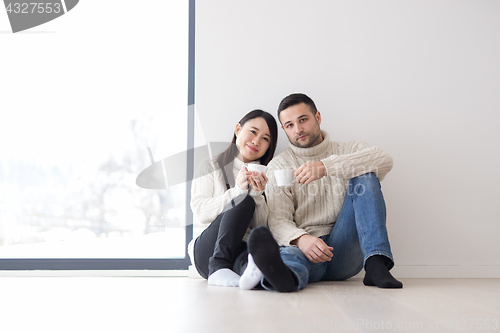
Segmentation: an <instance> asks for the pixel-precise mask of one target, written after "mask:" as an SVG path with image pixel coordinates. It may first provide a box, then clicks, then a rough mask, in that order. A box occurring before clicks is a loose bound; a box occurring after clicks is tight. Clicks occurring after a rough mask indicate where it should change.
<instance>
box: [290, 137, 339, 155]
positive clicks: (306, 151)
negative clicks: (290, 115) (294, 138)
mask: <svg viewBox="0 0 500 333" xmlns="http://www.w3.org/2000/svg"><path fill="white" fill-rule="evenodd" d="M321 135H322V136H323V142H321V143H320V144H318V145H316V146H314V147H309V148H300V147H297V146H294V145H293V144H291V143H290V142H288V145H289V147H290V149H291V150H292V151H293V152H294V153H295V155H297V156H302V157H315V156H321V155H323V154H324V153H325V152H326V151H327V150H328V147H330V135H329V134H328V133H327V132H326V131H321Z"/></svg>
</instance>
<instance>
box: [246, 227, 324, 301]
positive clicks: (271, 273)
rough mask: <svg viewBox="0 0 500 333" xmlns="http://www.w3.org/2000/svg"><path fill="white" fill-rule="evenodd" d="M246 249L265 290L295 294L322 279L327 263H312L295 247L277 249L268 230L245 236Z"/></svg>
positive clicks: (263, 229) (256, 229)
mask: <svg viewBox="0 0 500 333" xmlns="http://www.w3.org/2000/svg"><path fill="white" fill-rule="evenodd" d="M248 250H249V252H250V254H251V255H252V256H253V259H254V261H255V264H256V265H257V267H258V268H259V269H260V270H261V272H262V274H263V275H264V277H263V279H262V281H261V284H262V286H263V287H264V288H265V289H267V290H276V291H281V292H286V291H288V292H289V291H298V290H300V289H302V288H304V287H305V286H306V284H307V283H309V282H317V281H320V280H321V277H322V276H323V275H324V272H325V270H326V263H316V264H315V263H313V262H311V261H309V259H307V257H306V256H305V255H304V253H302V251H301V250H300V249H299V248H298V247H295V246H283V247H279V246H278V243H276V241H275V240H274V238H273V236H272V234H271V232H270V231H269V229H267V228H265V227H258V228H255V229H254V230H252V232H251V233H250V237H248Z"/></svg>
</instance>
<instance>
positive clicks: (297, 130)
mask: <svg viewBox="0 0 500 333" xmlns="http://www.w3.org/2000/svg"><path fill="white" fill-rule="evenodd" d="M278 119H279V121H280V123H281V125H282V128H283V130H284V131H285V133H286V135H287V137H288V140H289V141H290V143H289V148H288V149H286V150H285V151H283V152H282V153H281V154H279V155H277V156H276V157H274V158H273V156H274V152H275V149H276V143H277V137H278V128H277V125H276V121H275V119H274V117H273V116H272V115H270V114H269V113H267V112H265V111H262V110H254V111H252V112H250V113H248V114H247V115H246V116H245V117H243V119H241V121H240V122H239V123H238V124H236V129H235V132H234V137H233V141H232V144H231V145H230V147H229V148H228V149H227V150H226V151H225V152H223V153H222V154H220V155H219V156H217V157H215V158H213V159H212V160H210V161H205V162H204V163H203V164H202V165H201V167H200V168H198V170H197V174H196V175H195V179H194V181H193V184H192V197H191V208H192V210H193V213H194V216H195V219H196V220H197V221H198V222H200V223H204V224H209V225H208V227H207V228H206V229H205V230H204V231H203V232H202V233H201V235H200V236H199V237H197V238H196V239H195V240H193V241H192V242H191V243H190V244H189V254H190V257H191V261H192V262H193V263H194V266H195V267H196V269H197V271H198V272H199V273H200V275H201V276H202V277H203V278H205V279H208V284H209V285H216V286H232V287H236V286H239V287H240V288H241V289H253V288H264V289H268V290H276V291H280V292H291V291H298V290H300V289H302V288H304V287H305V286H306V284H307V283H310V282H317V281H342V280H346V279H349V278H350V277H352V276H354V275H356V274H357V273H359V272H360V271H361V269H362V268H363V267H364V269H365V271H366V273H365V277H364V280H363V283H364V284H365V285H367V286H377V287H380V288H402V286H403V285H402V283H401V282H399V281H398V280H396V279H395V278H394V277H393V276H392V275H391V273H390V272H389V270H390V269H391V268H392V267H393V266H394V260H393V257H392V253H391V248H390V244H389V239H388V236H387V229H386V208H385V202H384V197H383V195H382V192H381V188H380V182H379V180H382V179H383V178H384V177H385V175H386V174H387V173H388V172H389V171H390V170H391V168H392V158H391V156H390V155H388V154H387V153H386V152H384V151H383V150H381V149H380V148H377V147H369V146H368V145H367V144H366V143H365V142H363V141H355V142H336V141H330V137H329V135H328V133H327V132H325V131H322V130H321V129H320V125H321V114H320V112H319V111H318V110H317V109H316V106H315V104H314V102H313V101H312V100H311V99H310V98H309V97H308V96H306V95H304V94H292V95H289V96H287V97H285V98H284V99H283V100H282V101H281V103H280V105H279V107H278ZM249 163H250V164H251V163H257V164H262V165H267V166H268V171H267V175H266V173H264V172H262V173H259V172H255V171H248V169H247V165H248V164H249ZM281 169H293V170H294V176H295V182H294V183H293V184H292V185H291V186H288V187H279V186H278V185H277V183H276V179H275V176H274V171H275V170H281Z"/></svg>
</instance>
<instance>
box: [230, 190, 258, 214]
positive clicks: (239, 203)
mask: <svg viewBox="0 0 500 333" xmlns="http://www.w3.org/2000/svg"><path fill="white" fill-rule="evenodd" d="M233 201H234V203H235V206H234V208H237V209H238V210H242V211H245V212H246V213H252V214H253V212H254V211H255V200H254V199H253V198H252V197H251V196H250V195H248V194H242V195H240V196H237V197H236V198H234V199H233Z"/></svg>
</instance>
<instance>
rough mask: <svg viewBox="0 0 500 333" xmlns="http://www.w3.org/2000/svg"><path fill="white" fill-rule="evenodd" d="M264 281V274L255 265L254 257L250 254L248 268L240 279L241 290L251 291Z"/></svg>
mask: <svg viewBox="0 0 500 333" xmlns="http://www.w3.org/2000/svg"><path fill="white" fill-rule="evenodd" d="M261 279H262V272H261V271H260V269H259V268H258V267H257V265H255V262H254V261H253V258H252V255H251V254H250V253H249V254H248V264H247V268H246V269H245V271H244V272H243V275H242V276H241V278H240V289H243V290H250V289H253V288H254V287H255V286H256V285H257V284H258V283H259V282H260V280H261Z"/></svg>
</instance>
